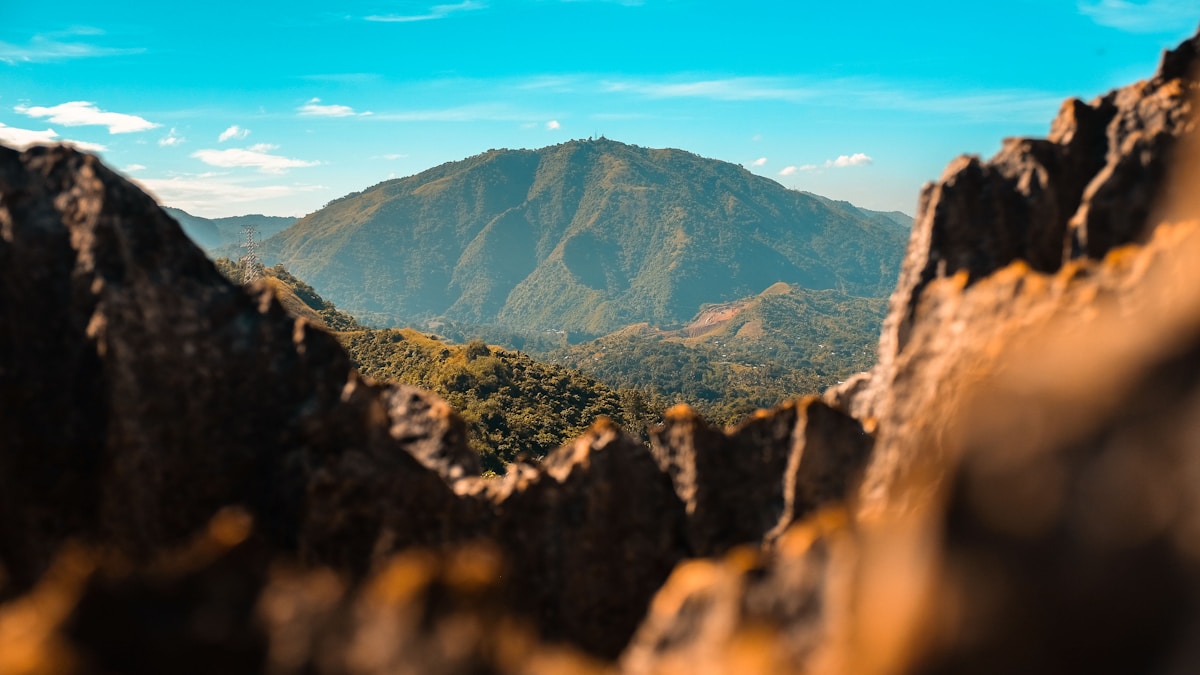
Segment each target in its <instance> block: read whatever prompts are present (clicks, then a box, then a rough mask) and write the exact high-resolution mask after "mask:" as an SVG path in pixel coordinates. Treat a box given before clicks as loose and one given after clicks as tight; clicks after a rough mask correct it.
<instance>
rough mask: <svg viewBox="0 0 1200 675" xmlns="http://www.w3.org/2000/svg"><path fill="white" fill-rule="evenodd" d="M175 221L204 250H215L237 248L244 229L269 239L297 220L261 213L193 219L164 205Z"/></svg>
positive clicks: (186, 213) (194, 217)
mask: <svg viewBox="0 0 1200 675" xmlns="http://www.w3.org/2000/svg"><path fill="white" fill-rule="evenodd" d="M163 210H164V211H166V212H167V213H168V214H170V216H171V217H172V218H174V219H175V220H176V222H178V223H179V224H180V226H182V227H183V231H184V233H185V234H187V236H188V237H189V238H190V239H191V240H192V241H193V242H195V243H196V244H197V245H198V246H200V248H203V249H208V250H210V251H211V250H215V249H220V248H222V247H229V246H236V245H238V244H240V243H241V242H242V236H243V235H242V230H243V228H244V227H245V226H246V225H250V226H251V227H253V228H254V229H255V230H257V232H258V234H257V235H256V236H257V237H258V238H260V239H266V238H267V237H270V236H271V235H273V234H277V233H279V232H282V231H283V230H286V229H287V228H288V227H290V226H291V225H292V224H293V223H295V222H296V219H295V218H287V217H282V216H264V215H259V214H254V215H247V216H228V217H225V218H202V217H200V216H193V215H192V214H190V213H188V212H187V211H184V210H182V209H176V208H171V207H169V206H164V207H163Z"/></svg>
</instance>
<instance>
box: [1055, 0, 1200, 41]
mask: <svg viewBox="0 0 1200 675" xmlns="http://www.w3.org/2000/svg"><path fill="white" fill-rule="evenodd" d="M1078 7H1079V11H1080V12H1081V13H1082V14H1083V15H1084V16H1087V17H1088V18H1090V19H1091V20H1092V21H1095V22H1096V23H1098V24H1100V25H1101V26H1108V27H1109V28H1116V29H1119V30H1123V31H1127V32H1130V33H1157V32H1168V31H1176V30H1191V29H1193V28H1194V27H1195V26H1196V20H1197V18H1198V15H1200V10H1197V5H1196V2H1195V0H1143V1H1142V2H1131V1H1130V0H1087V1H1085V0H1080V1H1079V3H1078Z"/></svg>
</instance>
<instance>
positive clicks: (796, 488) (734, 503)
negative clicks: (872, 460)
mask: <svg viewBox="0 0 1200 675" xmlns="http://www.w3.org/2000/svg"><path fill="white" fill-rule="evenodd" d="M651 441H652V443H653V449H654V457H655V459H656V460H657V461H658V464H659V466H660V467H661V468H662V470H663V471H664V472H666V473H667V475H669V476H670V477H671V480H672V482H673V483H674V485H675V491H676V493H678V495H679V498H680V499H682V500H683V502H684V504H685V505H686V508H687V514H688V536H689V541H690V543H691V547H692V551H693V552H694V553H695V554H696V555H700V556H714V555H720V554H722V553H724V552H725V551H727V550H729V549H730V548H731V547H733V546H735V545H738V544H748V543H756V542H759V541H761V540H762V539H763V538H764V536H767V535H768V534H769V533H772V532H781V531H782V530H783V529H785V528H786V527H787V526H788V525H790V524H791V523H792V522H793V521H796V520H800V519H802V518H803V517H804V516H805V515H807V514H808V513H810V512H812V511H814V510H816V509H817V508H819V507H821V506H824V505H826V504H830V503H839V502H841V501H842V500H844V499H846V498H847V497H848V496H849V494H850V493H851V492H852V490H853V489H854V488H856V487H857V480H858V478H859V476H860V474H861V472H862V468H863V466H864V465H865V463H866V461H867V459H868V457H869V456H870V451H871V444H872V441H871V436H870V435H869V434H868V433H867V432H866V431H865V430H864V429H863V427H862V425H861V424H860V423H859V422H858V421H857V420H855V419H853V418H852V417H849V416H847V415H845V414H844V413H842V412H839V411H838V410H835V409H833V408H830V407H829V406H828V405H826V404H824V403H822V402H821V401H820V400H819V399H817V398H816V397H809V398H805V399H800V400H796V401H790V402H788V403H785V404H784V405H782V406H780V407H779V408H777V409H775V410H771V411H765V410H764V411H759V413H757V414H755V415H754V416H752V417H750V418H749V419H747V420H746V421H745V422H743V423H742V424H740V425H738V426H737V427H736V428H734V429H732V430H730V431H728V432H724V431H721V430H719V429H714V428H712V427H710V426H708V424H707V423H705V421H704V420H703V419H701V418H700V417H699V416H698V415H696V414H695V413H694V412H692V410H691V409H690V408H688V407H687V406H686V405H680V406H676V407H674V408H672V409H670V410H668V411H667V414H666V416H665V418H664V420H663V424H662V425H661V426H659V427H657V428H655V429H652V430H651Z"/></svg>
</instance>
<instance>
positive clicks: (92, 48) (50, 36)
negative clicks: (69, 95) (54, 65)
mask: <svg viewBox="0 0 1200 675" xmlns="http://www.w3.org/2000/svg"><path fill="white" fill-rule="evenodd" d="M102 34H103V31H100V30H98V29H94V28H76V29H74V30H70V31H63V32H57V33H44V34H42V35H35V36H33V37H32V38H30V40H29V42H26V43H25V44H13V43H11V42H3V41H0V61H2V62H4V63H7V64H10V65H15V64H17V63H40V62H46V61H65V60H68V59H86V58H94V57H100V56H121V55H125V54H138V53H141V52H143V51H145V50H144V49H129V48H115V47H101V46H99V45H95V44H91V43H89V42H85V41H81V40H78V39H76V38H79V37H84V36H95V35H102Z"/></svg>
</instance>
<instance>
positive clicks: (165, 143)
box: [158, 127, 187, 148]
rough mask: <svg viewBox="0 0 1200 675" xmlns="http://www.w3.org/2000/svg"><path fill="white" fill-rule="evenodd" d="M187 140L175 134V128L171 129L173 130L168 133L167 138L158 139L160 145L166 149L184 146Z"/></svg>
mask: <svg viewBox="0 0 1200 675" xmlns="http://www.w3.org/2000/svg"><path fill="white" fill-rule="evenodd" d="M186 140H187V139H186V138H184V137H182V136H180V135H178V134H177V133H176V132H175V127H171V130H170V131H168V132H167V135H166V136H163V137H162V138H160V139H158V145H159V146H160V147H164V148H174V147H176V146H179V145H183V143H184V141H186Z"/></svg>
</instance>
